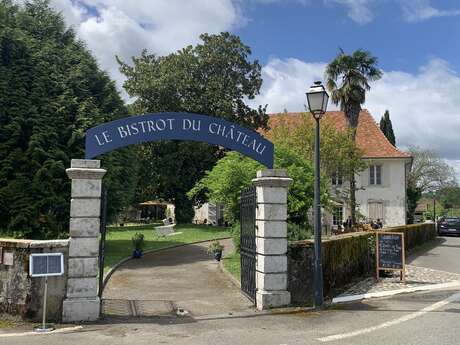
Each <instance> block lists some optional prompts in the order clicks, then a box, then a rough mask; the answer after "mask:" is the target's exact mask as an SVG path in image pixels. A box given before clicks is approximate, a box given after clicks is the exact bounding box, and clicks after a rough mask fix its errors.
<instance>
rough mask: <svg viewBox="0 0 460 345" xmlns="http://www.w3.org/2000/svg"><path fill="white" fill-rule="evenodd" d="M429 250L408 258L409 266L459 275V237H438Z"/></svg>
mask: <svg viewBox="0 0 460 345" xmlns="http://www.w3.org/2000/svg"><path fill="white" fill-rule="evenodd" d="M428 247H429V250H428V251H425V252H422V253H417V254H416V255H414V256H412V257H410V258H409V260H408V263H410V264H411V265H416V266H421V267H428V268H433V269H436V270H441V271H446V272H452V273H459V274H460V236H458V237H457V236H443V237H438V238H437V240H436V241H435V242H434V244H433V245H430V246H428Z"/></svg>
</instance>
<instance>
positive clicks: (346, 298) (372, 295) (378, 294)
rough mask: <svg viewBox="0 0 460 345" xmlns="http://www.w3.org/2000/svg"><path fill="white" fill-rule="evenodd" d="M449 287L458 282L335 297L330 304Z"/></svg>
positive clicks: (459, 284)
mask: <svg viewBox="0 0 460 345" xmlns="http://www.w3.org/2000/svg"><path fill="white" fill-rule="evenodd" d="M451 287H460V281H452V282H449V283H441V284H429V285H424V286H415V287H411V288H405V289H398V290H389V291H380V292H369V293H365V294H359V295H348V296H342V297H335V298H333V299H332V303H333V304H336V303H346V302H354V301H359V300H363V299H369V298H378V297H388V296H394V295H397V294H402V293H410V292H417V291H430V290H441V289H446V288H451Z"/></svg>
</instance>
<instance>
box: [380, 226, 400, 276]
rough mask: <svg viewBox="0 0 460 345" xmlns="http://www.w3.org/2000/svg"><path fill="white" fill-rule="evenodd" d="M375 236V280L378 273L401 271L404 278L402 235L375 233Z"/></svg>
mask: <svg viewBox="0 0 460 345" xmlns="http://www.w3.org/2000/svg"><path fill="white" fill-rule="evenodd" d="M376 236H377V241H376V242H377V243H376V245H377V248H376V257H377V279H378V278H379V271H380V270H386V271H401V280H404V278H405V268H404V265H405V260H404V234H402V233H397V232H376Z"/></svg>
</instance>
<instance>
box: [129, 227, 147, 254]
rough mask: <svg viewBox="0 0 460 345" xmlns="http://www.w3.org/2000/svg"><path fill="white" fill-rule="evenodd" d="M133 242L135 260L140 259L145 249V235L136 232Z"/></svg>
mask: <svg viewBox="0 0 460 345" xmlns="http://www.w3.org/2000/svg"><path fill="white" fill-rule="evenodd" d="M131 240H132V241H133V247H134V250H133V258H136V259H139V258H140V257H141V256H142V251H143V249H144V244H145V243H144V234H141V233H140V232H136V233H135V234H134V236H133V237H132V239H131Z"/></svg>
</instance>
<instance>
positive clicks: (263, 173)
mask: <svg viewBox="0 0 460 345" xmlns="http://www.w3.org/2000/svg"><path fill="white" fill-rule="evenodd" d="M257 177H258V178H259V177H289V176H288V174H287V171H286V169H266V170H259V171H257Z"/></svg>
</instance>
